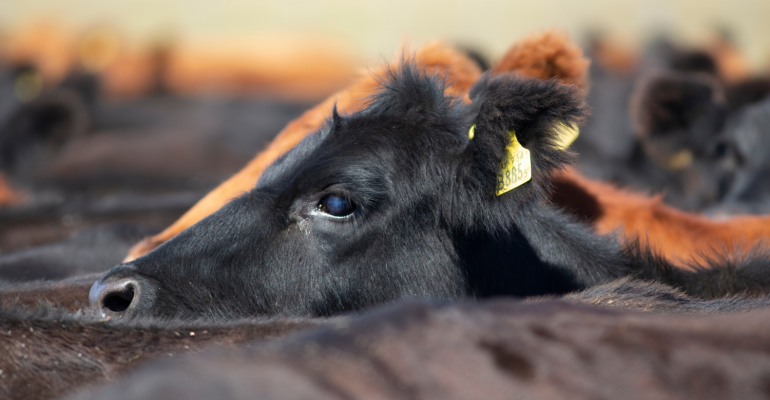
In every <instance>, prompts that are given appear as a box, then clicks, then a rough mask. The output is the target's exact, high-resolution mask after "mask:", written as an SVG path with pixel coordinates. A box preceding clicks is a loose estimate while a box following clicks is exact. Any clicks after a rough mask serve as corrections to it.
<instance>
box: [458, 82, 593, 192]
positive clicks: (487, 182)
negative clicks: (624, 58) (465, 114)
mask: <svg viewBox="0 0 770 400" xmlns="http://www.w3.org/2000/svg"><path fill="white" fill-rule="evenodd" d="M471 95H472V99H473V101H474V103H476V104H477V105H478V107H479V108H478V109H479V111H478V114H477V115H476V117H475V119H474V124H475V129H474V135H473V136H474V137H473V139H472V140H470V142H469V145H468V148H467V152H468V153H469V154H470V156H469V157H470V158H471V159H472V161H471V162H470V165H471V167H470V171H469V173H468V183H469V184H470V185H471V187H474V188H476V190H479V191H480V193H481V195H482V197H483V198H484V199H486V200H487V201H493V202H496V203H503V202H504V203H506V204H507V206H506V207H510V202H515V203H518V204H525V203H531V202H533V201H536V202H539V201H542V200H543V199H544V198H545V196H546V195H547V193H548V191H549V189H550V180H551V175H552V174H553V172H554V171H555V170H556V169H558V168H560V167H562V166H563V165H564V164H565V163H569V162H571V160H572V153H570V152H568V151H565V150H564V149H563V148H562V147H561V146H559V142H560V140H561V138H562V134H563V133H562V132H563V130H564V128H565V127H573V129H577V126H578V125H579V124H580V123H581V122H582V121H583V119H584V118H585V116H586V112H587V111H586V105H585V101H584V94H583V92H582V91H581V90H580V89H579V88H577V87H576V86H572V85H564V84H561V83H559V82H558V81H557V80H539V79H525V78H521V77H518V76H516V75H512V74H503V75H498V76H496V77H489V76H485V77H484V78H482V79H481V80H480V81H479V82H478V83H477V85H476V87H474V88H473V89H472V91H471ZM509 132H514V133H515V137H516V140H517V141H518V142H519V143H520V144H521V146H523V148H525V149H526V150H528V151H529V162H528V164H529V168H531V170H530V171H529V173H530V174H531V178H530V180H528V181H526V182H525V183H523V184H521V185H520V186H517V187H515V188H513V189H510V190H507V191H504V193H501V191H500V190H499V189H500V188H501V186H505V182H502V185H501V182H499V179H498V175H499V173H500V172H501V171H502V170H503V169H504V167H503V164H504V162H507V161H506V160H508V159H509V152H508V149H507V147H508V146H509V145H511V143H512V136H511V135H510V134H509ZM517 161H518V160H517ZM526 161H527V160H523V163H522V164H520V166H521V167H522V168H526V164H527V162H526ZM518 172H519V175H521V172H522V171H518ZM523 172H524V173H525V174H526V173H527V171H523ZM503 178H505V177H503ZM503 189H505V188H503Z"/></svg>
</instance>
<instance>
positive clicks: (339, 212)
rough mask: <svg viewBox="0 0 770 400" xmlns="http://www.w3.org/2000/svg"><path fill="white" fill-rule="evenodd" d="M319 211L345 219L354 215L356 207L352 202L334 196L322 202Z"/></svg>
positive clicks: (327, 197)
mask: <svg viewBox="0 0 770 400" xmlns="http://www.w3.org/2000/svg"><path fill="white" fill-rule="evenodd" d="M318 209H319V210H321V212H323V213H326V214H329V215H332V216H335V217H345V216H348V215H350V214H351V213H353V211H354V210H355V209H356V206H354V205H353V203H352V202H351V201H350V200H348V199H346V198H344V197H339V196H335V195H333V194H332V195H329V196H326V197H324V199H323V200H321V203H320V204H319V205H318Z"/></svg>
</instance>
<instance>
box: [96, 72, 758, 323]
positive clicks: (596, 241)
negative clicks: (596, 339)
mask: <svg viewBox="0 0 770 400" xmlns="http://www.w3.org/2000/svg"><path fill="white" fill-rule="evenodd" d="M471 97H472V99H473V103H472V104H470V105H466V104H463V103H461V102H460V101H458V100H457V99H455V98H453V97H449V96H447V95H445V84H444V83H443V82H442V81H441V79H440V78H439V77H437V76H431V75H427V74H426V73H425V72H423V71H421V70H420V69H418V68H417V67H415V66H413V65H412V64H410V63H408V62H407V63H405V64H404V65H402V66H400V67H399V68H398V69H396V70H394V71H393V72H392V74H391V76H390V78H389V79H387V80H385V81H384V82H383V83H382V89H381V90H380V91H379V92H378V93H376V94H375V95H374V96H373V97H372V100H371V104H370V105H369V107H368V108H367V109H366V110H364V111H362V112H360V113H357V114H353V115H349V116H340V115H337V114H336V112H335V113H334V115H333V116H332V118H331V119H330V120H329V122H328V124H327V125H326V126H325V128H323V129H321V130H320V131H319V132H318V133H316V134H315V135H311V136H309V137H308V138H306V139H305V140H304V141H303V142H302V143H300V144H299V145H298V146H297V147H296V148H295V149H294V150H293V151H291V152H290V153H288V154H287V155H286V156H284V157H282V158H281V159H279V160H277V161H276V162H275V163H274V164H273V165H272V166H271V167H270V168H269V169H268V170H266V171H265V173H264V175H263V176H262V178H261V179H260V180H259V182H258V183H257V186H256V188H255V189H254V190H252V191H251V192H249V193H246V194H244V195H243V196H241V197H238V198H236V199H234V200H233V201H232V202H230V203H229V204H227V205H226V206H225V207H223V208H222V209H221V210H219V211H218V212H216V213H214V214H213V215H211V216H209V217H208V218H206V219H204V220H203V221H201V222H199V223H198V224H196V225H195V226H193V227H191V228H189V229H187V230H186V231H184V232H182V233H181V234H179V235H178V236H176V237H175V238H174V239H172V240H170V241H169V242H167V243H165V244H164V245H162V246H160V247H158V248H157V249H156V250H154V251H153V252H151V253H149V254H148V255H146V256H144V257H141V258H139V259H137V260H135V261H134V262H132V263H130V264H123V265H119V266H117V267H115V268H113V269H112V270H110V271H109V272H108V273H107V274H105V275H104V276H103V277H102V278H101V279H100V280H99V281H97V282H96V283H95V284H94V286H93V288H92V290H91V294H90V299H91V302H92V305H93V307H95V308H96V309H97V310H100V311H101V312H103V313H104V314H106V315H109V316H112V317H113V318H115V317H123V316H143V315H154V316H177V317H196V316H201V315H227V316H233V317H235V316H247V315H260V314H267V315H275V314H278V315H315V316H321V315H331V314H336V313H342V312H346V311H350V310H358V309H363V308H366V307H369V306H372V305H374V304H378V303H383V302H390V301H394V300H397V299H402V298H408V297H413V296H430V297H434V298H439V299H456V298H459V297H463V296H473V297H488V296H496V295H515V296H532V295H543V294H562V293H568V292H571V291H575V290H579V289H583V288H587V287H591V286H594V285H597V284H602V283H606V282H609V281H612V280H614V279H617V278H620V277H625V276H633V277H636V278H639V279H643V280H652V281H660V282H663V283H666V284H669V285H673V286H676V287H679V288H681V289H682V290H684V291H685V292H686V293H688V294H691V295H694V296H698V297H703V298H710V297H718V296H724V295H726V294H728V293H739V292H740V293H743V292H746V293H754V294H757V293H765V292H766V291H767V287H768V285H769V284H770V275H768V273H767V272H766V271H765V268H766V265H767V261H766V258H763V259H761V260H760V259H757V258H749V259H746V260H744V261H740V262H734V261H725V262H720V263H716V262H715V263H714V264H715V265H713V267H714V268H713V269H712V270H702V271H701V270H699V271H697V272H687V271H683V270H679V269H676V268H674V267H672V266H671V265H669V264H668V263H667V262H666V261H664V260H662V259H660V258H658V257H656V256H654V255H653V254H651V253H649V252H648V251H646V250H642V249H639V248H638V246H634V245H629V246H626V247H624V246H622V245H621V244H619V243H618V242H617V241H616V239H615V237H604V236H597V235H595V234H592V233H591V229H590V228H589V227H588V226H586V225H584V224H582V223H579V222H577V221H576V220H574V219H573V218H572V217H570V216H568V215H566V214H565V213H564V212H562V211H561V210H560V209H558V208H557V207H555V206H552V205H550V204H548V203H547V201H546V198H547V195H548V193H549V188H550V176H551V174H552V173H553V172H554V171H555V170H556V169H558V168H560V167H562V166H563V165H565V163H567V162H569V161H570V160H571V158H572V157H571V154H570V153H568V152H565V151H562V150H560V149H558V148H556V147H555V143H556V140H557V137H556V136H557V133H556V131H555V128H556V126H557V125H559V124H577V123H579V122H580V121H581V120H582V119H583V117H584V115H585V106H584V102H583V97H582V94H581V92H580V91H579V89H577V88H575V87H572V86H566V85H561V84H559V83H558V82H556V81H540V80H526V79H522V78H517V77H514V76H510V75H504V76H500V77H496V78H490V77H486V78H484V79H481V80H480V81H479V83H478V84H477V85H476V86H475V87H474V88H473V90H472V92H471ZM474 124H475V136H474V137H473V138H472V139H469V130H470V128H471V126H472V125H474ZM511 130H514V131H515V135H516V137H517V138H518V141H519V142H520V143H521V145H523V146H524V147H525V148H526V149H528V150H529V151H530V152H531V156H530V157H531V166H530V168H531V180H530V181H528V182H526V183H524V184H523V185H521V186H520V187H517V188H515V189H513V190H511V191H508V192H506V193H504V194H501V195H499V196H498V195H496V187H497V186H498V183H499V178H498V173H499V172H500V168H501V163H502V162H503V161H504V160H506V159H507V158H506V157H507V156H506V154H509V153H508V152H507V150H506V146H508V145H510V144H511V137H510V136H509V133H508V131H511ZM510 162H511V161H510V160H508V161H506V163H510ZM509 165H510V164H509ZM518 167H519V171H518V172H519V174H518V175H521V173H520V172H522V171H523V170H524V169H526V168H527V166H525V165H523V164H519V165H518ZM507 178H509V176H507V177H506V179H507ZM505 183H506V184H507V183H508V182H507V181H506V182H505Z"/></svg>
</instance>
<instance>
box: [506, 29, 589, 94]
mask: <svg viewBox="0 0 770 400" xmlns="http://www.w3.org/2000/svg"><path fill="white" fill-rule="evenodd" d="M590 64H591V61H589V60H588V58H586V57H585V56H584V55H583V50H582V49H581V48H580V47H579V46H578V45H576V44H575V43H573V42H572V41H571V40H570V39H569V37H568V36H567V35H566V34H565V33H562V32H558V31H552V30H551V31H546V32H544V33H538V34H534V35H531V36H528V37H526V38H524V39H522V40H520V41H518V42H517V43H516V44H514V45H513V46H512V47H511V48H510V49H508V52H506V53H505V55H504V56H503V58H501V59H500V60H499V61H498V62H497V63H496V64H495V66H494V67H492V73H493V74H499V73H503V72H514V73H517V74H519V75H522V76H524V77H527V78H537V79H544V80H545V79H552V78H556V79H558V80H559V81H560V82H561V83H565V84H569V85H576V86H578V87H580V88H581V89H583V90H586V89H587V88H588V66H589V65H590Z"/></svg>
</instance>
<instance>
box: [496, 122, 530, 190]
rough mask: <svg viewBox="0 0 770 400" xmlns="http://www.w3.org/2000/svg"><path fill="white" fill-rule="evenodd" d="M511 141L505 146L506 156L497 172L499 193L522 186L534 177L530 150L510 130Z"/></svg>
mask: <svg viewBox="0 0 770 400" xmlns="http://www.w3.org/2000/svg"><path fill="white" fill-rule="evenodd" d="M508 134H509V135H510V136H511V143H510V144H508V146H507V147H506V148H505V157H504V158H503V162H502V163H501V164H500V172H498V173H497V195H498V196H499V195H501V194H503V193H505V192H508V191H510V190H511V189H513V188H516V187H518V186H521V185H522V184H523V183H525V182H527V181H529V180H530V179H532V162H531V160H530V158H529V150H527V149H525V148H524V147H522V146H521V144H520V143H519V141H518V139H516V132H514V131H512V130H511V131H508Z"/></svg>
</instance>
